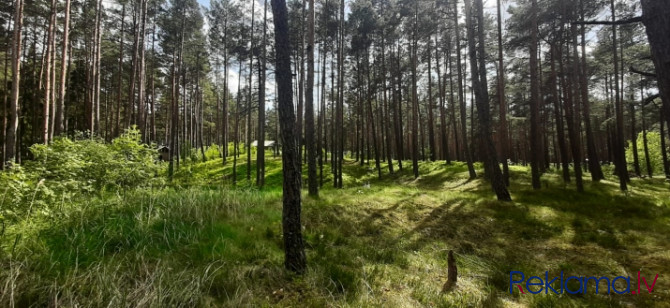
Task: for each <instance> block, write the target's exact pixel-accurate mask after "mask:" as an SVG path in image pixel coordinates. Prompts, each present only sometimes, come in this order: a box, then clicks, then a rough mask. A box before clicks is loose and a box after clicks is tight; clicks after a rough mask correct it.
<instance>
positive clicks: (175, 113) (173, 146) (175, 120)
mask: <svg viewBox="0 0 670 308" xmlns="http://www.w3.org/2000/svg"><path fill="white" fill-rule="evenodd" d="M176 67H177V56H176V54H175V52H173V53H172V71H171V72H170V75H171V76H170V77H171V78H170V90H171V104H170V105H171V114H172V121H171V122H170V130H171V132H170V149H169V151H170V166H169V171H168V174H169V176H170V179H172V176H173V175H174V160H175V156H177V155H178V152H177V148H178V147H179V143H178V140H177V135H178V134H179V131H178V128H179V106H178V103H177V102H178V101H179V89H178V88H177V87H178V84H179V82H178V80H177V68H176ZM117 111H118V110H117ZM166 130H167V129H166Z"/></svg>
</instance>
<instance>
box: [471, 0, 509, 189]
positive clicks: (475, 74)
mask: <svg viewBox="0 0 670 308" xmlns="http://www.w3.org/2000/svg"><path fill="white" fill-rule="evenodd" d="M475 5H476V10H477V16H476V17H477V24H478V29H477V38H478V39H479V47H478V48H476V45H475V27H474V24H473V19H474V12H473V8H471V6H470V0H465V7H466V21H467V23H468V26H467V28H468V45H469V54H470V67H471V68H472V69H471V70H472V87H473V90H474V91H475V102H476V104H477V114H478V116H479V123H480V127H479V134H480V140H481V142H482V143H483V150H484V153H482V154H483V155H484V164H485V165H488V166H487V167H485V168H486V169H487V170H488V171H489V172H490V175H489V177H490V180H491V187H492V188H493V190H494V192H495V193H496V196H497V197H498V200H499V201H512V197H511V196H510V194H509V191H508V190H507V186H506V185H505V181H504V179H503V175H502V171H501V170H500V165H499V164H498V158H497V157H496V156H497V154H496V149H495V145H494V143H493V139H492V137H491V135H492V128H491V115H490V106H489V93H488V85H487V84H488V83H487V80H486V50H485V47H484V43H485V41H484V6H483V3H482V0H476V1H475ZM477 55H479V63H477Z"/></svg>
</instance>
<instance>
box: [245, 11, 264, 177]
mask: <svg viewBox="0 0 670 308" xmlns="http://www.w3.org/2000/svg"><path fill="white" fill-rule="evenodd" d="M255 17H256V1H253V2H252V4H251V31H250V32H249V37H250V39H249V40H250V41H251V50H250V51H249V97H248V99H247V110H246V111H247V123H246V124H247V125H246V126H247V128H246V135H247V138H246V144H245V145H246V151H245V152H246V153H247V181H251V113H252V112H251V110H252V108H251V104H252V99H251V97H252V95H251V90H252V88H253V77H254V47H255V44H254V43H255V42H254V20H255ZM261 147H262V145H260V144H258V145H257V147H256V150H260V148H261Z"/></svg>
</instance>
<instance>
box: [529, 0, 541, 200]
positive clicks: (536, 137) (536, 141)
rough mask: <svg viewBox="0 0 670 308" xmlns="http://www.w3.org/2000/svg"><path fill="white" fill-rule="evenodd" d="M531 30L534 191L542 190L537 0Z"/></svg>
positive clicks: (531, 112)
mask: <svg viewBox="0 0 670 308" xmlns="http://www.w3.org/2000/svg"><path fill="white" fill-rule="evenodd" d="M531 4H532V5H531V17H530V18H531V26H530V27H531V29H530V33H531V34H530V37H531V39H530V169H531V178H532V184H533V189H540V188H541V187H542V186H541V184H540V166H539V164H540V154H541V151H542V148H541V146H542V145H541V141H540V137H541V135H540V82H539V76H538V65H537V62H538V60H537V44H538V37H537V36H538V34H537V10H538V8H537V0H532V1H531Z"/></svg>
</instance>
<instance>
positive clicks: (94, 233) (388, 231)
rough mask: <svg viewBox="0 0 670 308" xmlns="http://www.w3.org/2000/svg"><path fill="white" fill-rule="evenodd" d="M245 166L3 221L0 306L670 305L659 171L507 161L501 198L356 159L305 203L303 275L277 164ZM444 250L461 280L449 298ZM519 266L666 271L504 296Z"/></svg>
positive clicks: (203, 171) (664, 188) (480, 188)
mask: <svg viewBox="0 0 670 308" xmlns="http://www.w3.org/2000/svg"><path fill="white" fill-rule="evenodd" d="M244 161H245V159H244V158H242V159H240V161H239V162H240V163H241V164H240V165H239V166H238V167H240V168H239V169H238V172H239V173H238V174H239V175H238V179H239V184H238V188H236V189H232V188H231V187H230V186H225V185H221V183H222V181H224V182H230V176H229V175H228V177H227V178H226V179H225V180H222V178H223V174H230V171H231V169H230V168H231V163H232V162H229V164H227V165H226V166H225V167H223V166H222V164H221V160H211V161H209V162H206V163H199V164H195V165H190V166H184V167H183V168H182V169H181V170H180V171H179V173H178V174H177V176H176V179H175V185H174V186H175V187H173V188H166V189H161V190H156V191H136V192H129V193H127V194H120V195H115V196H107V197H105V198H103V199H91V200H89V201H88V202H86V203H85V204H78V205H75V206H59V207H58V208H57V209H56V210H55V211H54V214H53V216H52V217H51V218H49V219H46V218H44V217H37V216H36V217H35V218H34V219H32V220H30V222H24V223H22V224H20V225H15V226H8V227H7V230H6V232H4V234H3V236H2V239H1V242H0V243H1V244H2V249H1V250H0V268H2V269H3V270H2V272H1V273H0V306H7V305H10V304H11V303H12V302H13V303H14V304H16V305H18V306H26V305H30V304H34V305H38V306H43V305H47V304H49V305H53V304H55V303H58V304H59V305H64V306H74V305H81V306H107V304H110V306H155V307H165V306H220V305H225V306H264V305H295V306H305V305H307V306H380V307H395V306H405V307H414V306H421V305H424V306H437V307H452V306H487V307H489V306H529V307H530V306H546V307H551V306H583V305H586V304H588V305H591V306H603V307H612V306H614V307H617V306H630V305H633V306H639V307H648V306H668V304H667V303H668V302H670V280H668V278H667V277H668V276H669V275H670V240H669V239H668V233H669V232H670V189H668V184H667V183H665V182H664V181H663V180H661V179H654V180H649V179H646V180H641V179H634V180H633V182H632V184H631V191H630V192H629V193H628V194H626V195H624V194H622V193H620V192H619V191H618V190H617V185H616V183H614V182H610V181H603V182H602V183H596V184H591V183H590V182H589V184H587V186H586V189H587V192H586V193H583V194H578V193H576V192H575V191H574V188H573V187H570V186H568V187H564V185H563V184H562V183H561V181H560V178H559V177H558V176H557V175H554V174H547V175H545V176H544V177H543V183H544V186H545V187H544V188H543V189H542V190H540V191H533V190H531V189H530V184H529V178H528V174H529V171H528V170H527V169H526V168H524V167H512V183H513V184H512V187H511V191H512V192H513V198H514V200H515V202H514V204H503V203H498V202H497V201H495V200H494V199H493V194H492V193H491V192H490V189H489V187H488V184H487V183H486V182H484V181H483V180H481V179H477V180H474V181H470V182H468V181H467V180H466V179H467V169H466V168H465V166H464V165H462V164H460V163H455V164H454V165H450V166H445V165H444V164H443V163H423V164H421V174H422V176H421V177H420V178H419V179H417V180H414V179H413V177H412V176H411V174H410V171H411V170H405V171H404V172H401V173H397V174H395V175H393V176H388V175H385V178H384V179H383V180H376V179H375V174H376V173H375V172H373V171H372V170H370V169H368V168H369V167H368V166H365V167H360V166H358V164H355V163H353V162H350V163H348V164H346V165H345V173H346V174H345V186H346V188H345V189H342V190H335V189H332V188H330V185H331V184H332V183H331V182H330V181H327V182H326V183H325V185H324V189H323V191H322V192H321V198H320V199H318V200H315V199H310V198H306V199H305V201H304V212H303V224H304V230H305V236H306V239H307V254H308V262H309V271H308V273H307V274H306V275H305V276H303V277H295V276H293V275H291V274H290V273H287V272H285V271H284V270H283V268H282V260H283V252H282V249H281V247H282V240H281V189H280V185H281V164H280V162H279V161H278V160H270V161H269V162H268V168H267V177H268V180H267V183H268V187H266V188H265V189H264V190H262V191H258V190H257V189H254V188H251V187H250V186H249V184H248V183H247V182H246V180H245V179H244V178H245V174H246V169H245V168H246V166H245V164H243V162H244ZM325 169H326V170H324V173H328V167H326V168H325ZM385 173H386V172H385ZM253 177H254V176H253V173H252V179H253ZM609 177H610V178H612V176H609ZM327 180H328V179H327ZM366 183H369V184H370V186H369V187H367V185H364V184H366ZM450 249H453V250H454V251H455V252H456V254H455V255H456V259H457V262H458V266H459V282H458V287H457V288H456V289H455V290H454V291H452V292H450V293H449V294H446V295H443V294H441V293H440V290H441V288H442V285H443V284H444V282H445V280H446V252H447V251H448V250H450ZM510 270H521V271H524V272H526V274H527V275H530V274H537V275H543V274H544V272H545V271H546V270H549V271H550V274H551V275H552V276H553V275H557V274H558V273H559V272H560V271H564V272H566V274H573V275H579V276H591V275H597V276H602V275H607V276H618V275H630V276H635V275H636V273H637V271H638V270H641V271H642V272H643V275H644V276H646V277H650V276H652V277H653V274H656V273H658V274H660V276H659V279H658V282H657V284H656V287H655V289H654V290H655V292H654V293H653V294H651V295H649V294H642V295H640V296H631V295H611V296H605V295H593V294H592V292H593V291H592V290H590V291H589V293H590V294H586V295H562V296H557V295H521V296H519V295H518V294H516V293H515V294H514V295H510V294H509V293H508V287H509V285H508V278H509V276H508V275H509V271H510ZM566 276H567V275H566Z"/></svg>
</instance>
